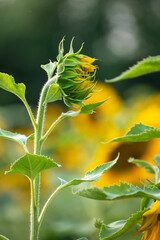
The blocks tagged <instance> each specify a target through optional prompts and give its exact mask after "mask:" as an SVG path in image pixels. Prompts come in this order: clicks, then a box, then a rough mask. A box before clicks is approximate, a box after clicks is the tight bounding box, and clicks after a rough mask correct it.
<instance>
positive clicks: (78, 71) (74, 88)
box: [57, 39, 96, 107]
mask: <svg viewBox="0 0 160 240" xmlns="http://www.w3.org/2000/svg"><path fill="white" fill-rule="evenodd" d="M63 41H64V39H62V41H61V42H60V44H59V54H58V57H57V60H58V65H57V74H58V76H59V77H58V81H57V83H58V84H59V87H60V91H61V93H62V96H63V99H64V102H65V104H66V105H67V106H69V107H73V105H79V106H83V101H84V100H86V99H87V98H89V97H90V96H91V93H93V88H94V87H95V71H96V67H95V66H94V65H92V63H93V62H94V61H95V59H94V58H91V57H88V56H86V55H83V54H80V52H81V50H82V47H83V45H82V46H81V48H80V49H79V51H78V52H76V53H74V51H73V47H72V43H73V39H72V41H71V44H70V50H69V52H68V53H67V54H65V55H63V53H64V48H63Z"/></svg>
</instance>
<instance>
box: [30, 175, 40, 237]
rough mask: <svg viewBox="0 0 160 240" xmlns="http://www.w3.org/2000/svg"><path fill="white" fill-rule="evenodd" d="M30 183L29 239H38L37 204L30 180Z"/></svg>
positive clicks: (32, 182) (32, 183)
mask: <svg viewBox="0 0 160 240" xmlns="http://www.w3.org/2000/svg"><path fill="white" fill-rule="evenodd" d="M30 184H31V231H30V240H35V239H36V240H37V239H38V231H37V229H38V221H37V206H36V202H35V191H34V181H33V180H31V181H30Z"/></svg>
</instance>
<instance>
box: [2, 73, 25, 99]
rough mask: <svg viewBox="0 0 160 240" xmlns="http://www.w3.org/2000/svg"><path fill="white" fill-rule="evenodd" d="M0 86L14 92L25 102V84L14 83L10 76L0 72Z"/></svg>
mask: <svg viewBox="0 0 160 240" xmlns="http://www.w3.org/2000/svg"><path fill="white" fill-rule="evenodd" d="M0 88H2V89H4V90H6V91H8V92H11V93H13V94H15V95H16V96H18V97H19V98H20V99H21V100H22V101H23V102H26V99H25V85H24V84H23V83H18V84H16V83H15V82H14V78H13V77H12V76H10V75H8V74H6V73H0Z"/></svg>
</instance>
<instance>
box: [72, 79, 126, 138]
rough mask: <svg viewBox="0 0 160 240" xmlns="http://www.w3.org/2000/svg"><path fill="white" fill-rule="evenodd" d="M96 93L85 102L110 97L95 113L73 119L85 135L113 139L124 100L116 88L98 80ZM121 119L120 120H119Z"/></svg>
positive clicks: (88, 102)
mask: <svg viewBox="0 0 160 240" xmlns="http://www.w3.org/2000/svg"><path fill="white" fill-rule="evenodd" d="M95 91H96V93H95V94H93V95H92V97H91V98H89V99H87V100H85V101H84V103H85V104H90V103H92V102H98V101H103V100H104V99H107V98H109V99H108V101H106V102H105V103H103V104H102V105H101V106H99V107H97V108H95V109H94V110H95V112H94V113H93V114H80V115H78V116H77V117H76V118H73V119H71V121H72V123H73V124H74V126H75V127H76V128H77V130H78V131H79V132H80V133H81V134H82V135H83V136H85V137H92V139H93V138H96V139H97V138H100V139H101V140H104V139H106V138H107V139H111V138H113V137H115V135H116V134H117V131H118V128H119V127H120V126H118V125H120V122H121V120H122V119H120V118H119V113H120V111H121V110H122V107H123V105H122V101H121V98H120V97H119V96H118V94H117V93H116V91H115V90H114V88H112V87H111V86H109V85H107V84H104V83H102V82H101V83H100V82H98V83H97V85H96V87H95ZM118 119H119V120H118Z"/></svg>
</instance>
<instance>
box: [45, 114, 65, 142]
mask: <svg viewBox="0 0 160 240" xmlns="http://www.w3.org/2000/svg"><path fill="white" fill-rule="evenodd" d="M66 117H67V116H64V115H62V114H61V115H60V116H59V117H58V118H57V120H56V121H55V122H53V123H52V125H51V126H50V128H49V129H48V131H47V132H46V133H45V135H44V136H43V137H42V138H41V141H42V143H43V142H44V141H45V140H46V139H47V137H48V136H49V134H50V133H51V132H52V131H53V129H54V128H55V127H56V126H57V124H58V123H59V122H61V121H62V120H63V119H64V118H66Z"/></svg>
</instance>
